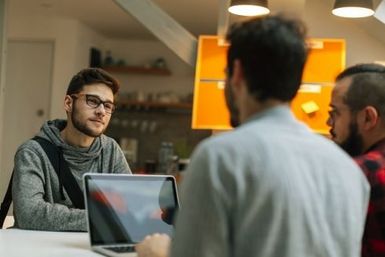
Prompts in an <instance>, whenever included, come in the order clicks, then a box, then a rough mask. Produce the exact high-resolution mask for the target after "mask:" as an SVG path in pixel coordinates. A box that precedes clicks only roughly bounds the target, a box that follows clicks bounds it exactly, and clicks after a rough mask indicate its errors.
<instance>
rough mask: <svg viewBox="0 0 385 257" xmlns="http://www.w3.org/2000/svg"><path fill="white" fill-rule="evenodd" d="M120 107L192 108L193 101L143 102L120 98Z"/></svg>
mask: <svg viewBox="0 0 385 257" xmlns="http://www.w3.org/2000/svg"><path fill="white" fill-rule="evenodd" d="M118 108H137V109H183V110H191V109H192V104H191V103H162V102H143V101H125V100H119V102H118Z"/></svg>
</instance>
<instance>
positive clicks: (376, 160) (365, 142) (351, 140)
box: [327, 64, 385, 257]
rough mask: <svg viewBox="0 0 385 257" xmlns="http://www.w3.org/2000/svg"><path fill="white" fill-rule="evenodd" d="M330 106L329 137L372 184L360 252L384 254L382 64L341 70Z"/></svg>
mask: <svg viewBox="0 0 385 257" xmlns="http://www.w3.org/2000/svg"><path fill="white" fill-rule="evenodd" d="M330 108H331V109H330V111H329V119H328V122H327V123H328V125H329V126H330V127H331V130H330V134H331V136H332V140H333V141H334V142H336V143H337V144H338V145H340V146H341V147H342V148H343V149H344V150H345V151H346V152H347V153H348V154H350V155H351V156H352V157H354V159H355V160H356V162H357V163H358V165H359V166H360V167H361V169H362V170H363V172H364V173H365V175H366V177H367V179H368V181H369V183H370V186H371V194H370V202H369V208H368V215H367V218H366V225H365V231H364V235H363V239H362V256H363V257H369V256H370V257H374V256H375V257H381V256H384V257H385V66H382V65H379V64H359V65H355V66H352V67H350V68H347V69H346V70H344V71H343V72H342V73H341V74H339V75H338V77H337V79H336V85H335V87H334V89H333V93H332V98H331V103H330Z"/></svg>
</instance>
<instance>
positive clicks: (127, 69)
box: [102, 66, 171, 76]
mask: <svg viewBox="0 0 385 257" xmlns="http://www.w3.org/2000/svg"><path fill="white" fill-rule="evenodd" d="M102 68H103V69H104V70H106V71H108V72H115V73H136V74H150V75H159V76H170V75H171V71H170V70H169V69H167V68H146V67H140V66H105V67H102Z"/></svg>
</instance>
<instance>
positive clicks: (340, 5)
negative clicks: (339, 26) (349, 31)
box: [332, 0, 374, 18]
mask: <svg viewBox="0 0 385 257" xmlns="http://www.w3.org/2000/svg"><path fill="white" fill-rule="evenodd" d="M332 13H333V14H334V15H336V16H340V17H345V18H363V17H368V16H372V15H373V14H374V10H373V3H372V0H335V3H334V8H333V11H332Z"/></svg>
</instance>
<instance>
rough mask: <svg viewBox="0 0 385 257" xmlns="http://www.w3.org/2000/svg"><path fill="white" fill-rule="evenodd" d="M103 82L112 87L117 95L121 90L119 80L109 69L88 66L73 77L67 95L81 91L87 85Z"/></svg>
mask: <svg viewBox="0 0 385 257" xmlns="http://www.w3.org/2000/svg"><path fill="white" fill-rule="evenodd" d="M98 83H102V84H105V85H106V86H107V87H109V88H111V90H112V93H113V94H114V95H115V94H116V93H117V92H118V91H119V87H120V85H119V82H118V81H117V80H116V79H115V78H114V77H112V75H111V74H109V73H108V72H107V71H105V70H103V69H100V68H86V69H83V70H81V71H79V72H78V73H77V74H76V75H75V76H73V77H72V79H71V81H70V83H69V85H68V88H67V93H66V94H67V95H72V94H77V93H79V92H80V91H81V90H82V89H83V87H84V86H85V85H93V84H98Z"/></svg>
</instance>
